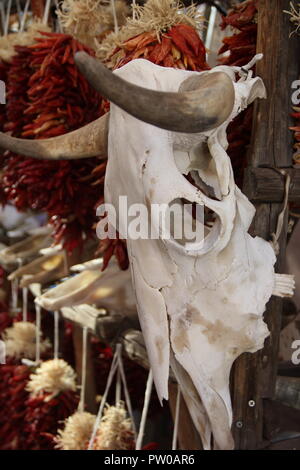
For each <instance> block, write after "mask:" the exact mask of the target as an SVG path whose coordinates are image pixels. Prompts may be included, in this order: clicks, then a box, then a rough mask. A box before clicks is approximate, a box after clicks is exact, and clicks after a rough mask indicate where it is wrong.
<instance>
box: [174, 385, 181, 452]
mask: <svg viewBox="0 0 300 470" xmlns="http://www.w3.org/2000/svg"><path fill="white" fill-rule="evenodd" d="M180 399H181V392H180V387H179V384H177V397H176V407H175V418H174V430H173V439H172V450H176V449H177V440H178V426H179V411H180Z"/></svg>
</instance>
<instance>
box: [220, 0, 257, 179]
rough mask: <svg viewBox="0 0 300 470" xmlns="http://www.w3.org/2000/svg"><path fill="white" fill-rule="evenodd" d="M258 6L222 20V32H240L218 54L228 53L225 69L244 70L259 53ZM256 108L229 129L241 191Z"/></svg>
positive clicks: (250, 4) (242, 7) (251, 3)
mask: <svg viewBox="0 0 300 470" xmlns="http://www.w3.org/2000/svg"><path fill="white" fill-rule="evenodd" d="M256 15H257V2H256V0H247V1H246V2H243V3H241V4H239V5H236V6H235V7H234V8H233V9H232V10H231V11H230V12H229V13H228V15H227V16H226V17H224V18H223V21H222V24H221V29H225V28H226V27H227V26H231V27H233V28H235V29H238V30H239V32H237V33H235V34H233V35H232V36H230V37H225V38H224V39H223V46H222V47H221V49H220V50H219V54H223V53H225V52H226V53H227V54H226V56H225V57H222V58H220V63H221V64H222V65H229V66H243V65H245V64H247V63H248V62H250V60H251V59H252V58H253V56H254V55H255V53H256V39H257V24H256ZM252 117H253V105H251V106H249V107H248V108H247V109H246V110H245V111H243V112H242V113H241V114H239V115H238V116H237V117H236V118H235V119H234V120H233V121H232V122H231V123H230V124H229V126H228V129H227V137H228V142H229V147H228V155H229V156H230V158H231V162H232V166H233V171H234V174H235V180H236V183H237V184H238V186H240V187H242V185H243V177H244V170H245V168H246V166H247V149H248V146H249V144H250V140H251V130H252Z"/></svg>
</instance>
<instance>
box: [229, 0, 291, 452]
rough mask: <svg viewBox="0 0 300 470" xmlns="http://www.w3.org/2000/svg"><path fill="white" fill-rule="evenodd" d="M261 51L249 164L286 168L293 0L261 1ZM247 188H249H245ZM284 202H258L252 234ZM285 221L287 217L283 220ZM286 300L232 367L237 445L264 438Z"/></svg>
mask: <svg viewBox="0 0 300 470" xmlns="http://www.w3.org/2000/svg"><path fill="white" fill-rule="evenodd" d="M258 9H259V12H258V39H257V52H258V53H260V52H262V53H263V54H264V58H263V60H262V61H260V62H259V63H258V64H257V75H259V76H260V77H261V78H262V79H263V80H264V83H265V85H266V89H267V93H268V98H267V100H258V101H257V103H256V104H255V113H254V125H253V135H252V146H251V152H250V155H249V160H250V166H253V167H262V166H266V167H275V168H286V167H291V166H292V153H293V148H292V134H291V132H290V131H289V129H288V128H289V126H290V125H291V124H292V122H291V118H290V111H291V90H292V88H291V85H292V82H293V81H294V80H296V79H298V77H299V65H300V62H299V48H300V42H299V40H298V39H297V38H295V37H294V38H291V39H290V38H289V34H290V31H291V27H290V22H289V17H288V15H286V14H284V13H283V10H288V9H289V0H273V1H272V5H270V1H269V0H259V1H258ZM246 189H247V188H246ZM281 210H282V204H278V203H274V204H269V203H266V204H259V205H257V213H256V217H255V220H254V222H253V225H252V232H253V234H254V235H258V236H261V237H263V238H265V239H267V240H269V239H270V235H271V233H273V232H275V230H276V225H277V220H278V215H279V213H280V211H281ZM285 222H287V221H285ZM286 231H287V223H285V225H284V230H283V233H282V236H281V239H280V255H279V257H278V263H277V266H276V270H277V272H282V266H283V261H284V258H285V245H286ZM281 310H282V301H281V300H279V299H276V298H272V299H271V300H270V302H269V304H268V307H267V311H266V313H265V321H266V323H267V324H268V327H269V330H270V333H271V334H270V338H269V339H268V340H267V341H266V343H265V348H264V349H263V350H262V351H260V352H258V353H257V354H244V355H243V356H242V357H241V358H239V359H238V361H237V362H236V365H235V369H234V371H233V376H232V379H233V380H232V382H233V388H232V390H233V393H232V395H233V408H234V423H233V432H234V436H235V443H236V448H237V449H257V448H260V447H261V445H262V443H263V442H264V434H263V424H264V408H263V399H264V398H269V399H273V397H274V393H275V384H276V375H277V357H278V347H279V334H280V327H281Z"/></svg>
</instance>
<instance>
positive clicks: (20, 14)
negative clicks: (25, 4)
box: [16, 0, 22, 29]
mask: <svg viewBox="0 0 300 470" xmlns="http://www.w3.org/2000/svg"><path fill="white" fill-rule="evenodd" d="M16 5H17V13H18V21H19V29H20V24H21V20H22V10H21V6H20V0H16Z"/></svg>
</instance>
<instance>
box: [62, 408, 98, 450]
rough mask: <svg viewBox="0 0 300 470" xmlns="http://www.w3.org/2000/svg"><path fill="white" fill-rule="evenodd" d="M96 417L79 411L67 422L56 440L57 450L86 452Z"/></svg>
mask: <svg viewBox="0 0 300 470" xmlns="http://www.w3.org/2000/svg"><path fill="white" fill-rule="evenodd" d="M95 420H96V416H94V415H92V414H91V413H87V412H86V411H83V412H81V411H77V412H76V413H75V414H73V415H72V416H70V417H69V418H67V419H66V421H65V427H64V429H60V430H59V431H58V435H57V436H56V438H55V441H56V448H57V449H61V450H86V449H87V446H88V443H89V440H90V437H91V435H92V432H93V427H94V424H95Z"/></svg>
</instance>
